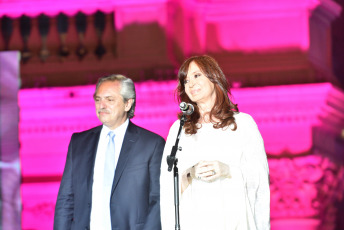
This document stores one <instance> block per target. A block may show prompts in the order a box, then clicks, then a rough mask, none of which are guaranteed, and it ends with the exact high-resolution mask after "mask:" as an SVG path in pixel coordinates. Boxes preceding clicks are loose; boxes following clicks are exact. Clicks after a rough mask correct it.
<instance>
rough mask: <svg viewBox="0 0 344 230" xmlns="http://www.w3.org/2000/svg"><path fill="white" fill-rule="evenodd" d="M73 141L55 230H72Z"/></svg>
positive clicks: (57, 202) (57, 209)
mask: <svg viewBox="0 0 344 230" xmlns="http://www.w3.org/2000/svg"><path fill="white" fill-rule="evenodd" d="M72 139H73V137H72ZM72 139H71V141H70V143H69V147H68V154H67V159H66V164H65V168H64V172H63V176H62V180H61V184H60V189H59V192H58V196H57V201H56V206H55V215H54V230H70V229H71V225H72V221H73V213H74V194H73V184H72Z"/></svg>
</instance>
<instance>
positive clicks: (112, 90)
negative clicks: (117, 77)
mask: <svg viewBox="0 0 344 230" xmlns="http://www.w3.org/2000/svg"><path fill="white" fill-rule="evenodd" d="M120 91H121V84H120V83H119V82H118V81H105V82H103V83H102V84H101V85H100V86H99V87H98V90H97V92H96V95H95V97H94V101H95V106H96V113H97V117H98V119H99V120H100V121H101V122H102V123H103V124H104V125H105V126H107V127H109V128H110V129H112V130H113V129H115V128H117V127H118V126H120V125H121V124H123V123H124V122H125V120H126V119H127V112H128V111H129V110H130V108H131V105H132V103H133V100H132V99H129V100H128V101H127V102H126V103H124V101H123V97H122V96H121V95H120Z"/></svg>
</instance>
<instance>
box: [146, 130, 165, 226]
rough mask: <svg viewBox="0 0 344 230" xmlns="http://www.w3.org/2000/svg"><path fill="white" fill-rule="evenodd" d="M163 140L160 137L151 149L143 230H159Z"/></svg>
mask: <svg viewBox="0 0 344 230" xmlns="http://www.w3.org/2000/svg"><path fill="white" fill-rule="evenodd" d="M164 146H165V140H164V139H163V138H161V137H159V139H158V140H157V142H156V145H155V148H154V150H153V155H152V159H151V161H150V163H149V175H150V186H149V213H148V216H147V220H146V224H145V226H144V228H143V229H145V230H152V229H154V230H160V229H161V221H160V166H161V158H162V153H163V151H164Z"/></svg>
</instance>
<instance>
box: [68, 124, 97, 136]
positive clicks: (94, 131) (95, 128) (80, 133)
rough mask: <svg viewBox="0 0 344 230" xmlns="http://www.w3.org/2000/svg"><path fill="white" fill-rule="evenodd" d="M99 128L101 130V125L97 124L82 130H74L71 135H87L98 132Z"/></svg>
mask: <svg viewBox="0 0 344 230" xmlns="http://www.w3.org/2000/svg"><path fill="white" fill-rule="evenodd" d="M101 130H102V125H99V126H96V127H93V128H90V129H87V130H84V131H80V132H75V133H73V136H87V135H89V134H92V133H100V131H101Z"/></svg>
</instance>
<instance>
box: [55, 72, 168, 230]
mask: <svg viewBox="0 0 344 230" xmlns="http://www.w3.org/2000/svg"><path fill="white" fill-rule="evenodd" d="M135 99H136V93H135V86H134V83H133V82H132V80H131V79H129V78H126V77H124V76H122V75H110V76H108V77H104V78H101V79H99V81H98V83H97V86H96V91H95V93H94V100H95V106H96V112H97V116H98V118H99V120H100V121H101V122H102V123H103V125H101V126H98V127H95V128H92V129H90V130H87V131H84V132H80V133H74V134H73V135H72V137H71V140H70V143H69V147H68V154H67V160H66V165H65V169H64V172H63V177H62V180H61V185H60V189H59V193H58V197H57V201H56V207H55V216H54V230H72V229H77V230H81V229H90V230H110V229H118V230H134V229H135V230H143V229H145V230H160V229H161V223H160V183H159V177H160V165H161V157H162V153H163V149H164V145H165V140H164V139H163V138H162V137H160V136H159V135H157V134H154V133H152V132H150V131H148V130H145V129H143V128H141V127H138V126H136V125H135V124H133V123H132V122H131V121H129V119H130V118H132V117H133V116H134V111H135ZM109 163H110V164H109Z"/></svg>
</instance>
